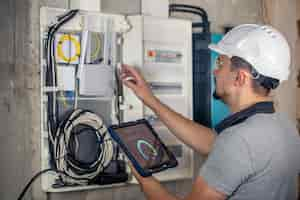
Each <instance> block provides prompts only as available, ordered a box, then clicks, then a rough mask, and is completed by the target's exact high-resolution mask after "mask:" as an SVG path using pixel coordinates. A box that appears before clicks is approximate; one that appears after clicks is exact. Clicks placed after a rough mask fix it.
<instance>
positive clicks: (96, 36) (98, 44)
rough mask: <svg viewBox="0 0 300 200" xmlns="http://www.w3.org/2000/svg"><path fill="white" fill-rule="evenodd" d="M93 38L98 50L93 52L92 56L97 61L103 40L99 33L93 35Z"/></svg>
mask: <svg viewBox="0 0 300 200" xmlns="http://www.w3.org/2000/svg"><path fill="white" fill-rule="evenodd" d="M92 36H93V37H94V38H95V39H96V49H95V50H94V51H93V53H92V55H91V59H93V60H95V59H96V58H97V55H98V54H99V51H100V47H101V39H100V36H99V35H98V34H97V33H93V34H92Z"/></svg>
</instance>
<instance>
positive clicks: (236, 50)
mask: <svg viewBox="0 0 300 200" xmlns="http://www.w3.org/2000/svg"><path fill="white" fill-rule="evenodd" d="M209 48H210V49H211V50H213V51H215V52H217V53H219V54H223V55H227V56H229V57H230V58H231V57H232V56H238V57H240V58H243V59H244V60H246V61H247V62H248V63H250V64H251V65H252V66H253V67H254V69H255V70H256V71H257V72H258V73H259V74H262V75H264V76H267V77H270V78H274V79H278V80H279V81H280V82H281V81H284V80H287V79H288V76H289V73H290V70H289V66H290V63H291V56H290V48H289V45H288V43H287V41H286V39H285V38H284V36H283V35H282V34H281V33H280V32H279V31H277V30H276V29H274V28H273V27H271V26H267V25H257V24H244V25H239V26H237V27H235V28H233V29H232V30H231V31H229V32H228V33H227V34H226V35H225V36H224V37H223V39H222V40H221V41H220V42H219V43H217V44H210V45H209Z"/></svg>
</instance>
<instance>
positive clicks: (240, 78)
mask: <svg viewBox="0 0 300 200" xmlns="http://www.w3.org/2000/svg"><path fill="white" fill-rule="evenodd" d="M247 79H248V76H247V74H246V72H244V71H243V70H237V72H236V77H235V82H234V85H235V86H239V87H241V86H243V85H245V84H246V82H247Z"/></svg>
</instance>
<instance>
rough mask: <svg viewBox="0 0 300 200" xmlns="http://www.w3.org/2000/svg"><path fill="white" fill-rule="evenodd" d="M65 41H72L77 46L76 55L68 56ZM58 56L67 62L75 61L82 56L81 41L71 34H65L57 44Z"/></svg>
mask: <svg viewBox="0 0 300 200" xmlns="http://www.w3.org/2000/svg"><path fill="white" fill-rule="evenodd" d="M64 42H71V43H72V44H74V46H75V55H73V56H70V57H67V56H66V55H65V53H64V51H63V44H64ZM57 56H58V57H59V58H60V59H62V60H63V61H65V62H68V63H69V62H75V61H76V60H77V59H78V58H79V56H80V43H79V41H78V40H77V39H76V38H75V37H73V36H72V35H71V34H63V35H62V36H61V37H60V38H59V40H58V44H57Z"/></svg>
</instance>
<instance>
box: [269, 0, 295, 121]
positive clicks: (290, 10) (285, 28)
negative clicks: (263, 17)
mask: <svg viewBox="0 0 300 200" xmlns="http://www.w3.org/2000/svg"><path fill="white" fill-rule="evenodd" d="M296 2H297V0H287V1H274V4H273V6H272V10H271V13H272V16H271V17H270V19H271V24H272V25H273V26H274V27H276V28H277V29H278V30H280V31H281V32H282V33H283V34H284V35H285V36H286V38H287V40H288V42H289V45H290V48H291V55H292V63H291V66H290V72H291V73H290V77H289V80H288V81H286V82H284V83H282V84H281V85H280V87H279V88H278V89H277V90H275V93H274V94H275V102H276V104H277V107H278V110H279V111H281V112H284V113H287V114H288V115H289V117H290V119H292V120H294V121H296V115H297V108H296V107H297V81H296V80H297V73H298V70H299V67H300V66H299V65H298V64H296V59H297V57H299V54H297V53H296V43H297V29H296V19H297V11H296ZM298 53H299V52H298Z"/></svg>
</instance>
